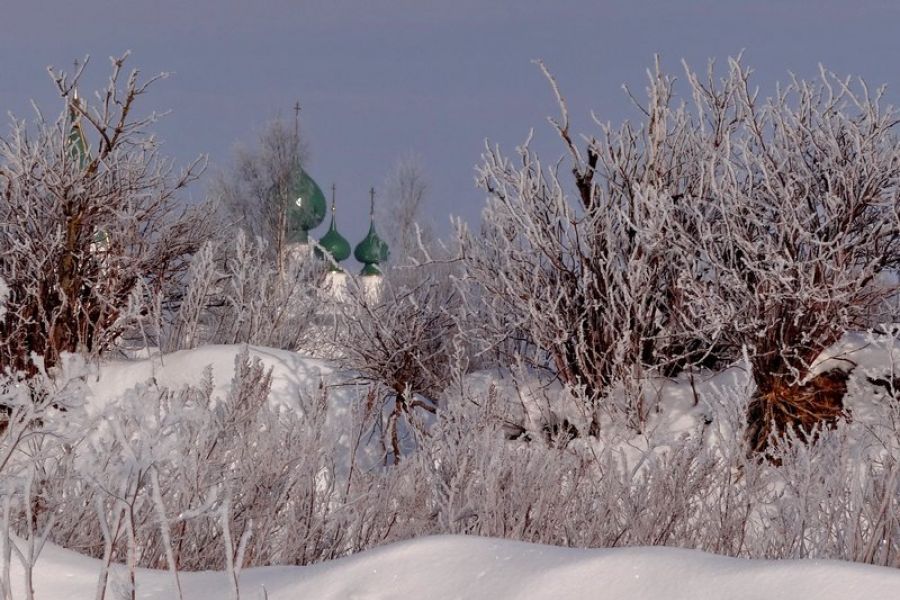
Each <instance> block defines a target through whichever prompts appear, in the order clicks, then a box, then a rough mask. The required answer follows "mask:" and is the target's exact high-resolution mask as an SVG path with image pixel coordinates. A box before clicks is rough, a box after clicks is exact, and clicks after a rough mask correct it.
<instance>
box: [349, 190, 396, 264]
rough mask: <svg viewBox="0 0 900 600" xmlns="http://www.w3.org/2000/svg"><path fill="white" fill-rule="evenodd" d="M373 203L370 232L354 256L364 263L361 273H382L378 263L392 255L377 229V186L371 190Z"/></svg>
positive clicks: (370, 195) (370, 213) (370, 215)
mask: <svg viewBox="0 0 900 600" xmlns="http://www.w3.org/2000/svg"><path fill="white" fill-rule="evenodd" d="M369 197H370V199H371V205H370V209H369V233H368V235H366V237H365V238H363V241H361V242H360V243H359V244H357V246H356V249H355V250H354V251H353V256H355V257H356V260H358V261H359V262H361V263H363V269H362V273H361V275H381V270H380V269H379V268H378V263H383V262H384V261H386V260H387V259H388V256H390V252H389V251H388V245H387V244H386V243H385V242H384V240H382V239H381V238H380V237H378V233H377V232H376V231H375V188H372V189H370V190H369Z"/></svg>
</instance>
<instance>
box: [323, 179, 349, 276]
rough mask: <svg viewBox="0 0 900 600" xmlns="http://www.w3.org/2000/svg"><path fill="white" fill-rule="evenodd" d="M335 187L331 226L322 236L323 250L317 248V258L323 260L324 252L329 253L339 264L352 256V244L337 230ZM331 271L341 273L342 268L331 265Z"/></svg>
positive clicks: (333, 189)
mask: <svg viewBox="0 0 900 600" xmlns="http://www.w3.org/2000/svg"><path fill="white" fill-rule="evenodd" d="M334 196H335V186H334V185H332V186H331V226H330V227H329V228H328V233H326V234H325V235H323V236H322V239H320V240H319V246H321V250H320V249H319V248H316V256H318V257H319V258H323V252H327V253H328V254H330V255H331V258H332V259H333V260H334V262H335V263H339V262H341V261H344V260H347V258H349V256H350V242H348V241H347V238H345V237H344V236H342V235H341V234H340V233H339V232H338V230H337V218H336V213H337V211H336V209H335V201H334ZM330 269H331V270H332V271H340V270H341V268H340V266H338V265H337V264H332V265H330Z"/></svg>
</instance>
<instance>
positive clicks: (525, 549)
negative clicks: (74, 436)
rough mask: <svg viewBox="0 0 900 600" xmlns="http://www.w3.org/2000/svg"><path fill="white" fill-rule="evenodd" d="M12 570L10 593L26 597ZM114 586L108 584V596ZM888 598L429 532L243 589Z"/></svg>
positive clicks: (631, 552) (808, 570)
mask: <svg viewBox="0 0 900 600" xmlns="http://www.w3.org/2000/svg"><path fill="white" fill-rule="evenodd" d="M98 565H99V563H98V561H94V560H92V559H88V558H84V557H82V556H79V555H78V554H75V553H73V552H69V551H67V550H63V549H60V548H57V547H48V548H46V549H45V550H44V553H43V555H42V557H41V560H40V561H39V563H38V566H37V574H36V578H35V579H36V584H35V588H36V589H35V592H36V597H37V598H38V600H79V599H81V598H93V597H94V592H95V586H96V577H97V571H98ZM13 568H14V572H13V581H14V585H13V592H14V594H16V596H15V597H23V596H22V591H21V588H19V587H17V586H16V584H17V583H18V581H19V580H20V577H18V573H16V572H15V569H16V566H15V563H14V567H13ZM181 578H182V586H183V590H184V597H185V600H218V599H220V598H228V597H229V593H230V592H229V587H228V582H227V579H226V577H225V575H224V574H222V573H208V572H207V573H183V574H182V575H181ZM112 597H113V598H114V597H115V596H114V595H113V596H112ZM137 597H138V598H143V599H147V600H163V599H165V600H170V599H171V598H174V597H175V595H174V593H173V588H172V584H171V579H170V578H169V576H168V574H167V573H164V572H160V571H147V570H141V571H139V573H138V583H137ZM264 597H268V598H269V599H270V600H297V599H300V598H306V599H315V600H328V599H332V598H333V599H335V600H338V599H340V600H349V599H358V600H388V599H394V598H396V599H398V600H399V599H403V600H408V599H410V598H427V599H429V600H457V599H459V600H478V599H481V598H483V599H485V600H495V599H514V598H528V599H532V600H557V599H562V598H565V599H567V600H579V599H582V598H583V599H589V598H590V599H602V598H609V599H611V600H612V599H615V600H678V599H685V600H688V599H690V600H757V599H759V600H778V599H785V600H788V599H790V600H802V599H807V598H808V599H810V600H812V599H815V600H855V599H859V600H891V599H894V598H900V571H898V570H893V569H886V568H880V567H870V566H866V565H859V564H852V563H844V562H838V561H812V560H804V561H788V560H786V561H752V560H743V559H734V558H723V557H719V556H713V555H710V554H705V553H703V552H697V551H694V550H682V549H677V548H617V549H609V550H572V549H568V548H556V547H552V546H540V545H536V544H525V543H521V542H511V541H506V540H494V539H487V538H477V537H462V536H438V537H429V538H421V539H418V540H412V541H409V542H403V543H399V544H392V545H390V546H385V547H381V548H378V549H375V550H370V551H367V552H363V553H360V554H358V555H356V556H351V557H349V558H344V559H339V560H335V561H331V562H328V563H324V564H319V565H315V566H311V567H266V568H257V569H248V570H246V571H245V572H244V573H243V574H242V575H241V598H244V599H246V600H257V599H260V598H264Z"/></svg>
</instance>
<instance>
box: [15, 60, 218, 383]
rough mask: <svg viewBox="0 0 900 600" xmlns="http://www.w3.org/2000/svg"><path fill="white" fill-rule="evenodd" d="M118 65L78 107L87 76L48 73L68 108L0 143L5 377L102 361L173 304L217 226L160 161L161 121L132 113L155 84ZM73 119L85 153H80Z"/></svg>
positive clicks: (178, 174)
mask: <svg viewBox="0 0 900 600" xmlns="http://www.w3.org/2000/svg"><path fill="white" fill-rule="evenodd" d="M124 62H125V57H122V58H119V59H114V60H113V61H112V74H111V75H110V78H109V82H108V85H107V87H106V88H105V89H103V90H101V91H99V92H98V93H97V95H96V97H95V98H96V99H95V100H93V101H91V102H90V103H85V102H84V101H83V100H79V101H76V100H75V93H74V90H75V86H76V84H77V83H78V78H79V76H80V74H81V71H82V69H83V67H82V69H79V71H78V72H77V73H76V74H75V76H74V78H72V79H69V78H68V77H67V76H66V75H65V74H62V73H57V72H56V71H53V70H51V76H52V77H53V79H54V81H55V83H56V86H57V89H58V90H59V92H60V95H61V96H62V98H63V102H65V104H66V105H67V108H66V110H64V111H63V113H62V114H61V115H60V116H59V117H58V118H57V119H56V120H53V121H49V120H47V119H45V118H44V116H43V115H42V114H40V113H38V115H37V117H36V119H35V121H34V122H33V123H30V124H29V123H27V122H25V121H19V120H17V121H14V122H13V123H12V124H11V129H10V132H9V133H8V134H7V135H5V136H4V137H2V138H0V197H2V202H0V257H2V261H0V277H2V278H3V279H4V280H5V281H6V284H7V286H8V288H9V293H8V298H7V302H6V314H5V315H4V316H3V317H0V368H2V369H6V368H10V369H12V370H22V371H25V372H28V373H31V374H34V373H35V372H36V370H37V367H36V365H35V364H34V363H33V362H32V361H31V359H30V355H31V353H35V354H36V355H37V356H39V357H42V359H43V360H44V362H45V365H46V366H47V367H51V366H53V365H54V364H56V362H57V361H58V360H59V356H60V354H61V353H62V352H87V353H95V354H96V353H99V352H101V351H103V350H104V349H105V348H107V347H108V346H109V345H110V344H112V343H113V342H114V341H115V340H116V339H117V338H118V337H119V336H120V335H121V334H122V332H123V331H124V330H125V329H126V328H128V327H129V326H131V325H132V324H133V322H134V320H135V319H136V318H139V317H141V316H142V315H145V314H147V313H148V312H149V311H150V310H151V307H150V304H151V301H150V297H151V295H153V294H156V295H160V296H162V297H163V298H165V299H168V298H169V297H170V296H171V295H172V294H173V292H174V290H175V288H177V284H178V283H179V282H178V278H179V274H180V273H181V272H182V271H183V269H184V268H185V259H186V258H187V257H188V256H190V255H191V254H192V253H193V252H194V251H196V250H197V248H198V247H199V245H200V243H201V241H202V240H203V238H204V237H205V236H206V235H207V233H208V232H209V229H210V223H209V221H208V217H207V216H206V215H207V214H208V211H206V210H204V209H202V208H200V207H197V208H186V206H185V204H184V203H183V202H182V200H181V199H180V190H181V189H182V188H184V187H185V186H187V185H188V184H189V183H191V182H192V181H194V180H195V179H196V178H197V176H198V174H199V172H200V170H201V168H202V164H201V161H199V160H197V161H195V162H194V163H192V164H190V165H189V166H188V167H187V168H185V169H184V170H182V171H177V170H176V169H175V168H174V166H173V164H172V162H171V161H169V160H168V159H166V158H164V157H162V156H161V155H160V154H159V149H158V143H157V141H156V140H155V138H154V136H153V135H152V134H151V133H149V132H148V129H149V127H150V126H151V125H152V124H153V122H154V121H155V119H156V115H155V114H150V115H149V116H145V117H141V116H135V115H136V114H138V110H139V107H138V105H139V100H140V99H141V97H142V96H143V95H144V94H145V93H146V92H147V90H148V86H150V85H151V84H152V83H153V82H154V81H156V80H157V79H158V77H154V78H150V79H149V80H147V81H141V80H140V78H139V76H138V72H137V71H136V70H134V71H131V72H130V73H129V74H125V73H124V72H123V66H124ZM73 118H74V119H80V123H81V127H82V130H83V131H84V134H85V139H86V142H87V144H88V146H89V147H88V149H87V152H86V153H85V154H81V153H79V152H75V151H73V150H72V141H71V136H72V127H73Z"/></svg>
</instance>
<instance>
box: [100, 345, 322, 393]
mask: <svg viewBox="0 0 900 600" xmlns="http://www.w3.org/2000/svg"><path fill="white" fill-rule="evenodd" d="M242 349H243V345H241V344H234V345H221V346H201V347H199V348H194V349H192V350H181V351H178V352H173V353H171V354H165V355H162V356H160V355H159V354H156V355H153V356H151V357H149V358H143V359H139V360H118V361H104V362H103V363H101V365H100V368H99V371H98V375H97V377H96V378H94V379H93V380H92V381H91V382H89V386H88V387H89V388H90V390H91V393H92V395H93V398H94V400H95V401H96V402H98V403H99V404H105V403H106V402H109V401H110V400H113V399H115V398H119V397H121V396H123V395H124V394H125V392H126V391H128V390H129V389H131V388H133V387H134V386H136V385H138V384H143V383H146V382H152V383H154V384H156V385H158V386H160V387H166V388H169V389H173V390H177V389H179V388H181V387H183V386H186V385H198V384H199V383H200V379H201V375H202V374H203V370H204V369H205V368H206V367H207V366H209V367H210V368H211V369H212V376H213V384H214V386H215V393H214V395H215V396H216V397H221V396H223V395H224V394H225V393H227V391H228V389H229V388H230V385H231V380H232V378H233V377H234V361H235V358H236V357H237V356H238V355H239V354H240V352H241V350H242ZM249 352H250V358H251V360H252V359H255V358H258V359H259V360H260V361H261V362H262V363H263V364H264V365H265V366H266V367H268V368H271V369H272V392H271V395H270V399H271V400H272V401H274V402H277V403H280V402H289V400H290V399H291V398H295V397H296V396H297V395H298V394H301V393H304V392H306V391H307V390H308V389H310V387H316V386H318V385H328V384H329V383H333V382H332V380H335V381H334V382H337V381H336V373H335V369H334V367H332V366H331V365H330V364H329V363H328V362H326V361H324V360H319V359H315V358H309V357H307V356H303V355H301V354H297V353H296V352H290V351H287V350H276V349H274V348H265V347H262V346H249Z"/></svg>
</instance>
